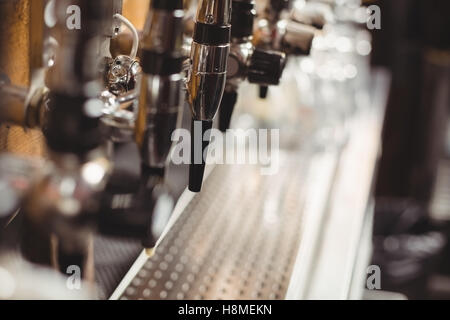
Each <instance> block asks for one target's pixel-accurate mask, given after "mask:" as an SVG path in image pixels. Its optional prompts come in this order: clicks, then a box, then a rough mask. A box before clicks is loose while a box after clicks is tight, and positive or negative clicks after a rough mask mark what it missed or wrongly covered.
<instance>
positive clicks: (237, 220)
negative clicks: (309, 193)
mask: <svg viewBox="0 0 450 320" xmlns="http://www.w3.org/2000/svg"><path fill="white" fill-rule="evenodd" d="M306 166H307V163H306V161H304V160H303V159H301V158H300V157H298V156H294V157H289V158H288V157H286V158H285V159H283V161H281V163H280V171H279V173H277V174H276V175H273V176H263V175H261V173H260V168H259V167H258V166H238V165H236V166H218V167H216V168H215V169H214V171H213V172H212V173H211V175H210V177H209V178H208V180H207V181H206V183H205V187H204V191H203V192H202V193H201V194H199V195H197V196H196V197H194V199H193V200H192V201H191V202H190V203H189V204H188V206H187V207H186V208H185V210H184V212H183V213H182V215H181V216H180V218H179V219H178V220H177V222H176V223H175V225H174V226H173V228H172V229H171V231H170V232H169V233H168V234H167V236H166V238H165V239H164V240H163V241H162V242H161V244H160V246H159V247H158V248H157V250H156V254H155V255H154V256H153V257H152V258H151V259H149V260H147V261H146V263H145V264H144V266H143V267H142V269H140V271H139V272H138V273H137V275H136V276H135V277H134V279H133V280H132V281H131V283H130V284H129V285H128V287H127V288H126V289H125V291H124V293H123V294H122V296H121V299H173V300H175V299H283V298H284V297H285V294H286V291H287V287H288V284H289V279H290V275H291V273H292V268H293V265H294V262H295V258H296V253H297V250H298V246H299V242H300V232H301V226H302V207H303V204H304V201H303V199H302V197H301V195H302V194H304V192H302V187H303V185H304V184H303V183H302V182H303V179H304V174H305V172H306V170H305V167H306Z"/></svg>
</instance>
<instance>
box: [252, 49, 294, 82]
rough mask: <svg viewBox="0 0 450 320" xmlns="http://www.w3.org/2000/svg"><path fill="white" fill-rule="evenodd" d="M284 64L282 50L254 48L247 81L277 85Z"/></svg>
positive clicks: (284, 56) (284, 57) (284, 58)
mask: <svg viewBox="0 0 450 320" xmlns="http://www.w3.org/2000/svg"><path fill="white" fill-rule="evenodd" d="M285 66H286V55H285V54H284V53H282V52H278V51H273V50H264V49H255V51H254V52H253V55H252V57H251V61H250V67H249V70H248V81H249V82H250V83H255V84H259V85H266V86H267V85H278V84H279V83H280V79H281V76H282V74H283V70H284V67H285Z"/></svg>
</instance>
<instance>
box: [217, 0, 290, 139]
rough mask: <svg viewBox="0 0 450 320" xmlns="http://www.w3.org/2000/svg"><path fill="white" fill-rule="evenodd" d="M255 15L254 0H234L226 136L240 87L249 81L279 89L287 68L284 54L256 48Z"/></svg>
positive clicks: (222, 125)
mask: <svg viewBox="0 0 450 320" xmlns="http://www.w3.org/2000/svg"><path fill="white" fill-rule="evenodd" d="M255 14H256V11H255V1H254V0H233V3H232V15H231V51H230V55H229V58H228V69H227V83H226V87H225V93H224V96H223V99H222V104H221V106H220V118H219V129H220V130H221V131H223V132H225V131H226V130H227V129H228V128H229V126H230V121H231V116H232V114H233V110H234V106H235V104H236V102H237V95H238V94H237V90H238V87H239V84H240V83H241V82H242V81H244V80H246V79H247V80H248V81H249V82H250V83H254V84H258V85H262V86H268V85H278V84H279V81H280V78H281V75H282V73H283V69H284V66H285V60H286V59H285V54H284V53H283V52H279V51H274V50H268V49H263V48H255V47H254V45H253V43H252V41H253V24H254V18H255Z"/></svg>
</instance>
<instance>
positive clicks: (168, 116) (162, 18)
mask: <svg viewBox="0 0 450 320" xmlns="http://www.w3.org/2000/svg"><path fill="white" fill-rule="evenodd" d="M183 19H184V10H183V1H181V0H170V1H168V0H153V1H152V2H151V7H150V10H149V15H148V18H147V21H146V25H145V28H144V33H143V37H142V41H141V67H142V77H141V81H140V83H139V85H138V92H139V93H138V97H137V99H138V112H137V119H136V123H135V130H134V137H135V141H136V143H137V148H138V152H139V155H138V158H139V161H140V170H135V169H136V168H132V167H128V168H127V169H125V170H122V173H120V175H121V177H122V178H121V179H118V180H117V182H118V183H117V185H116V186H115V187H113V186H111V187H113V188H112V191H113V192H112V193H111V194H110V196H109V210H107V212H106V213H105V214H104V215H103V216H104V219H103V220H104V223H103V225H102V230H103V231H104V232H106V233H115V234H120V235H122V236H127V237H135V238H139V239H141V240H142V241H143V245H144V247H145V248H153V247H154V246H155V244H156V240H157V239H158V238H159V236H160V234H161V232H162V228H161V227H160V226H161V224H162V225H163V226H164V221H165V222H167V220H168V218H169V217H170V214H171V211H172V210H171V209H172V206H173V202H174V201H173V199H172V198H171V196H170V195H169V192H168V190H167V188H166V186H165V184H164V177H165V168H166V165H167V161H168V156H169V152H170V149H171V146H172V140H171V136H172V133H173V131H174V130H175V129H176V128H177V126H178V124H179V120H180V116H181V113H182V106H183V103H184V96H183V88H184V78H183V76H182V69H183V63H184V61H185V60H186V59H187V57H186V56H184V55H183V50H182V49H183V48H182V47H183V26H184V24H183ZM127 155H128V157H129V156H130V153H129V152H128V154H127ZM133 163H134V162H133ZM125 176H127V177H131V176H133V177H134V179H132V180H134V184H135V186H134V187H135V189H134V190H132V189H130V190H124V189H123V187H121V186H120V184H121V183H123V178H124V177H125ZM136 178H138V179H136ZM119 180H122V181H119ZM115 184H116V183H115ZM125 193H127V194H125ZM161 202H164V204H163V205H161Z"/></svg>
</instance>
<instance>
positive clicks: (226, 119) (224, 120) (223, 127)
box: [219, 91, 238, 132]
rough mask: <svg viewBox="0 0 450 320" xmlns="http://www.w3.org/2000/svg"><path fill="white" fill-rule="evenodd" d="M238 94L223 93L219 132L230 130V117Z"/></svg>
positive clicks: (233, 92) (234, 92)
mask: <svg viewBox="0 0 450 320" xmlns="http://www.w3.org/2000/svg"><path fill="white" fill-rule="evenodd" d="M237 98H238V94H237V92H236V91H231V92H228V91H225V93H224V94H223V98H222V102H221V105H220V109H219V110H220V117H219V130H220V131H222V132H226V131H227V129H229V128H230V124H231V117H232V116H233V111H234V107H235V106H236V102H237Z"/></svg>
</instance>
